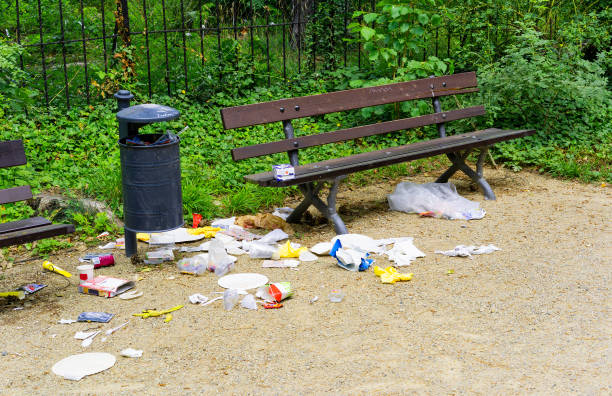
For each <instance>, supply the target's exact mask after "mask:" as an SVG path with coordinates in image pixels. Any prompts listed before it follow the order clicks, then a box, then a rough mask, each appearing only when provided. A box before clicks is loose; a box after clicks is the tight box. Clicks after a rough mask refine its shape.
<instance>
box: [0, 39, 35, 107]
mask: <svg viewBox="0 0 612 396" xmlns="http://www.w3.org/2000/svg"><path fill="white" fill-rule="evenodd" d="M22 53H23V48H22V47H21V46H20V45H17V44H15V43H9V42H7V41H5V40H4V38H1V37H0V119H2V118H4V115H5V112H7V111H10V112H13V113H18V112H21V111H23V110H24V108H25V107H26V106H27V105H29V104H32V103H34V98H35V97H36V96H37V92H36V91H34V90H32V89H30V88H29V87H28V86H27V85H26V84H25V83H26V81H27V78H28V75H27V73H26V72H24V71H23V70H21V68H20V67H19V65H18V63H19V57H20V56H21V54H22Z"/></svg>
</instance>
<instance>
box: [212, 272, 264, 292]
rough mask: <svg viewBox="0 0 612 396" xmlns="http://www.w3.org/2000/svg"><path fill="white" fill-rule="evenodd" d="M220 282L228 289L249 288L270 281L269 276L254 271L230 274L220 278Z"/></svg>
mask: <svg viewBox="0 0 612 396" xmlns="http://www.w3.org/2000/svg"><path fill="white" fill-rule="evenodd" d="M218 283H219V286H221V287H224V288H226V289H238V290H249V289H255V288H257V287H260V286H263V285H265V284H266V283H268V277H267V276H265V275H262V274H253V273H244V274H229V275H225V276H222V277H221V278H219V282H218Z"/></svg>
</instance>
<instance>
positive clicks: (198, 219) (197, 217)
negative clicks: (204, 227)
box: [191, 213, 202, 228]
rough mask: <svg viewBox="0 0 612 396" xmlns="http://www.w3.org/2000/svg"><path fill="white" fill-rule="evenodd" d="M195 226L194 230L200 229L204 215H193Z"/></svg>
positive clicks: (193, 226)
mask: <svg viewBox="0 0 612 396" xmlns="http://www.w3.org/2000/svg"><path fill="white" fill-rule="evenodd" d="M192 216H193V225H192V226H191V227H192V228H198V227H199V226H200V222H201V221H202V215H201V214H199V213H193V214H192Z"/></svg>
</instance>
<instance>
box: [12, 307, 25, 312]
mask: <svg viewBox="0 0 612 396" xmlns="http://www.w3.org/2000/svg"><path fill="white" fill-rule="evenodd" d="M23 309H24V307H15V308H13V311H21V310H23Z"/></svg>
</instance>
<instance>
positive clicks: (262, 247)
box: [248, 242, 277, 259]
mask: <svg viewBox="0 0 612 396" xmlns="http://www.w3.org/2000/svg"><path fill="white" fill-rule="evenodd" d="M248 247H249V257H250V258H263V259H269V258H272V256H273V255H274V254H275V253H276V250H277V249H276V248H275V247H274V246H271V245H266V244H265V243H260V242H251V243H250V244H249V245H248Z"/></svg>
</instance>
